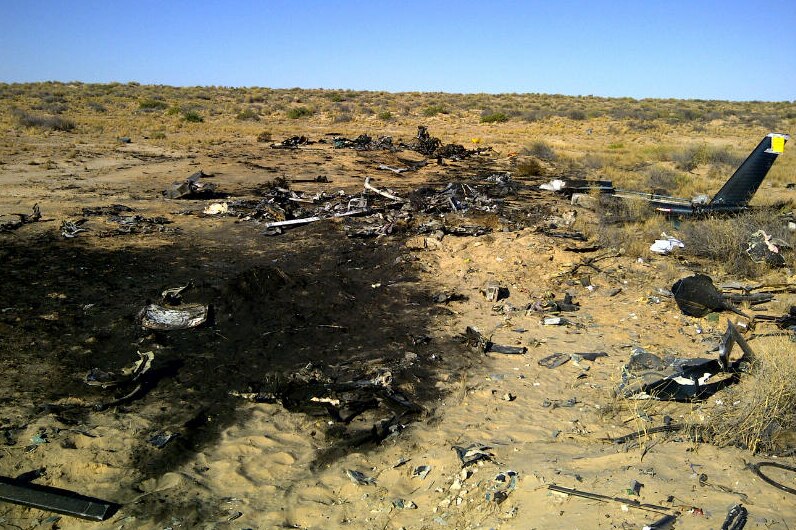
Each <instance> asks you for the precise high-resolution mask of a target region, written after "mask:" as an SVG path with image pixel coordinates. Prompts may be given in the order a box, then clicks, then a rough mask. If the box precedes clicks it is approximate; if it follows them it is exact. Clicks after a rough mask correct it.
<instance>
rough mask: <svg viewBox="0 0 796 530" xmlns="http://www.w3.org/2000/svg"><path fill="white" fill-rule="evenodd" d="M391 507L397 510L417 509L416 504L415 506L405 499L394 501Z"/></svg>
mask: <svg viewBox="0 0 796 530" xmlns="http://www.w3.org/2000/svg"><path fill="white" fill-rule="evenodd" d="M392 505H393V507H394V508H397V509H399V510H416V509H417V504H415V503H414V502H413V501H407V500H405V499H395V500H394V501H392Z"/></svg>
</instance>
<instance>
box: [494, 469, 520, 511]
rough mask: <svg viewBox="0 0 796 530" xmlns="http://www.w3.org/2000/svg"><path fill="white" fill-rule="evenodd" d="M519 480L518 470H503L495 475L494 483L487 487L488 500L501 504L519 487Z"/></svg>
mask: <svg viewBox="0 0 796 530" xmlns="http://www.w3.org/2000/svg"><path fill="white" fill-rule="evenodd" d="M518 480H519V474H518V473H517V472H516V471H512V470H508V471H501V472H500V473H498V474H497V476H495V478H494V480H493V481H492V484H491V485H490V486H489V488H488V489H487V492H486V500H487V501H489V502H494V503H495V504H501V503H502V502H503V501H505V500H506V499H507V498H508V496H509V493H511V492H512V491H514V490H515V489H516V488H517V481H518Z"/></svg>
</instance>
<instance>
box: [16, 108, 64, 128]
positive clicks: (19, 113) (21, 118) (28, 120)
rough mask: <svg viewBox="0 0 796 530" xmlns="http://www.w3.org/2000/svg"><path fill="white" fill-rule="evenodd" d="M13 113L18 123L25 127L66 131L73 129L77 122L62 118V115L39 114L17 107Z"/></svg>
mask: <svg viewBox="0 0 796 530" xmlns="http://www.w3.org/2000/svg"><path fill="white" fill-rule="evenodd" d="M13 114H14V117H15V118H16V120H17V123H19V124H20V125H22V126H23V127H35V128H37V129H49V130H51V131H64V132H69V131H72V130H74V128H75V122H73V121H72V120H68V119H66V118H62V117H61V116H38V115H35V114H30V113H29V112H25V111H23V110H19V109H15V110H14V111H13Z"/></svg>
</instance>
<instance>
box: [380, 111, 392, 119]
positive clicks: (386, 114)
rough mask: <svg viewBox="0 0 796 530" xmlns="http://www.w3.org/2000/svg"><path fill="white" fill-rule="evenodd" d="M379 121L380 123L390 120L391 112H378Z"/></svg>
mask: <svg viewBox="0 0 796 530" xmlns="http://www.w3.org/2000/svg"><path fill="white" fill-rule="evenodd" d="M379 119H380V120H382V121H390V120H391V119H392V112H390V111H389V110H384V111H382V112H379Z"/></svg>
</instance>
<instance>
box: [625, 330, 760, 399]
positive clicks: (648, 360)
mask: <svg viewBox="0 0 796 530" xmlns="http://www.w3.org/2000/svg"><path fill="white" fill-rule="evenodd" d="M736 343H737V344H738V345H739V346H740V348H741V349H742V350H743V355H742V356H741V357H740V358H739V359H737V360H735V361H730V353H731V351H732V348H733V345H734V344H736ZM751 357H752V350H751V348H749V345H748V344H747V343H746V340H745V339H744V338H743V336H742V335H741V334H740V332H739V331H738V329H737V328H736V327H735V326H734V325H733V324H732V322H729V321H728V322H727V331H726V332H725V333H724V336H723V337H722V341H721V344H720V345H719V357H718V358H716V359H683V358H676V357H671V356H670V357H667V358H666V359H661V358H660V357H658V356H657V355H654V354H652V353H650V352H648V351H646V350H644V349H642V348H636V349H635V351H634V352H633V355H631V357H630V360H629V361H628V363H627V364H625V366H624V367H623V368H622V382H621V383H620V384H619V387H618V390H617V392H618V394H620V395H624V396H625V397H631V396H632V397H635V398H642V399H643V398H650V397H651V398H655V399H660V400H664V401H686V402H687V401H694V400H704V399H707V398H709V397H710V396H712V395H713V394H715V393H716V392H718V391H719V390H721V389H722V388H724V387H726V386H728V385H731V384H733V383H735V382H737V381H738V378H739V373H740V372H741V366H742V364H743V363H744V362H745V361H746V360H747V358H751Z"/></svg>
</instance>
